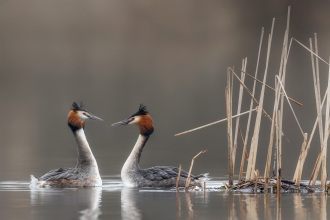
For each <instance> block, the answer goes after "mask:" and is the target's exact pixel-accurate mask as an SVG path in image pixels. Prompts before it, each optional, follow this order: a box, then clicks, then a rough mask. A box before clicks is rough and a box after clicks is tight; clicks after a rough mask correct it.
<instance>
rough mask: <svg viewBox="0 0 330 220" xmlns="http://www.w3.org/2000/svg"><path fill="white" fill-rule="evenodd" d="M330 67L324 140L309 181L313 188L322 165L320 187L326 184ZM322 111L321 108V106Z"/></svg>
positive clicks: (329, 83)
mask: <svg viewBox="0 0 330 220" xmlns="http://www.w3.org/2000/svg"><path fill="white" fill-rule="evenodd" d="M329 85H330V66H329V75H328V87H327V90H326V95H325V96H327V104H326V116H325V117H326V118H325V125H324V136H323V137H324V140H323V141H322V142H321V143H322V146H321V153H320V155H319V157H318V158H317V160H316V163H315V166H314V169H313V172H312V176H311V180H312V185H313V186H314V185H315V183H316V179H317V176H318V173H319V170H320V166H321V164H322V175H321V186H324V187H325V184H326V176H327V174H326V152H327V149H326V148H327V142H328V136H329V130H328V129H329V128H328V126H329V111H330V110H329V108H330V106H329V105H330V98H329V96H330V95H329V94H330V86H329ZM321 109H322V106H321ZM309 183H311V181H310V182H309Z"/></svg>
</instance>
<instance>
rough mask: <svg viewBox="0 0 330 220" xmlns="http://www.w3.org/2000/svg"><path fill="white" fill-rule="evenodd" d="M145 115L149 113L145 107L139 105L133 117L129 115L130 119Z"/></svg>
mask: <svg viewBox="0 0 330 220" xmlns="http://www.w3.org/2000/svg"><path fill="white" fill-rule="evenodd" d="M147 114H149V112H148V110H147V106H145V105H143V104H142V103H141V104H140V107H139V110H138V111H137V112H136V113H134V114H133V115H131V116H130V117H133V116H138V115H147Z"/></svg>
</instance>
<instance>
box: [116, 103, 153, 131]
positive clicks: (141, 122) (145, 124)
mask: <svg viewBox="0 0 330 220" xmlns="http://www.w3.org/2000/svg"><path fill="white" fill-rule="evenodd" d="M130 124H136V125H137V126H138V127H139V129H140V134H141V135H144V136H149V135H151V134H152V133H153V132H154V124H153V121H152V118H151V117H150V115H149V112H148V110H147V107H146V106H145V105H143V104H141V105H140V107H139V110H138V111H137V112H136V113H134V114H133V115H131V116H129V117H128V118H127V119H124V120H122V121H119V122H116V123H114V124H112V125H111V126H119V125H130Z"/></svg>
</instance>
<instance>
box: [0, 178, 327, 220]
mask: <svg viewBox="0 0 330 220" xmlns="http://www.w3.org/2000/svg"><path fill="white" fill-rule="evenodd" d="M103 179H104V186H103V187H102V188H101V187H100V188H84V189H40V190H30V189H29V188H28V183H27V182H0V198H1V200H0V219H48V220H51V219H134V220H138V219H281V218H282V219H299V220H302V219H327V211H328V210H330V207H329V204H328V203H327V197H328V196H327V195H326V194H324V193H314V194H308V193H305V194H300V193H296V194H282V195H281V198H280V200H278V199H277V197H276V195H275V194H269V195H263V194H244V193H229V192H224V191H219V190H217V189H216V188H215V187H218V186H220V185H222V184H221V182H222V181H220V180H219V178H218V179H215V180H212V181H210V182H209V183H208V187H209V189H207V190H206V191H205V192H203V191H190V192H185V191H183V190H182V191H179V192H177V191H176V190H172V189H165V190H164V189H148V188H140V189H129V188H125V187H123V185H122V183H121V180H120V177H119V176H103Z"/></svg>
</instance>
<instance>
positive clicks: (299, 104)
mask: <svg viewBox="0 0 330 220" xmlns="http://www.w3.org/2000/svg"><path fill="white" fill-rule="evenodd" d="M234 69H238V70H239V71H241V72H243V73H244V74H245V75H247V76H248V77H250V78H252V79H253V80H255V81H257V82H259V83H260V84H263V82H262V81H261V80H259V79H257V78H255V77H253V76H252V75H251V74H249V73H247V72H244V71H243V70H241V69H240V68H238V67H237V66H234ZM265 86H266V87H267V88H269V89H271V90H273V91H275V89H274V88H273V87H271V86H269V85H267V84H265ZM288 98H289V100H290V101H291V102H293V103H295V104H296V105H298V106H303V104H302V103H301V102H298V101H297V100H295V99H293V98H291V97H288Z"/></svg>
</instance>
